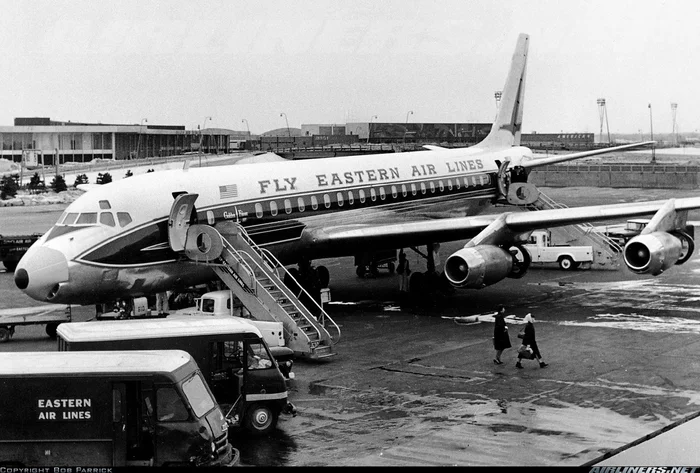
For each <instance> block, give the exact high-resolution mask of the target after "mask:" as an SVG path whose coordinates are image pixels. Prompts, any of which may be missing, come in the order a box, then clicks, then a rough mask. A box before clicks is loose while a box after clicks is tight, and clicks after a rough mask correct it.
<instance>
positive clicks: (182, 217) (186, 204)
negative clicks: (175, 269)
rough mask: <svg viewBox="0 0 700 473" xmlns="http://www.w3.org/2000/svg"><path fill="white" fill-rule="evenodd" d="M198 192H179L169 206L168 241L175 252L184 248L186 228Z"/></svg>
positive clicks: (188, 224)
mask: <svg viewBox="0 0 700 473" xmlns="http://www.w3.org/2000/svg"><path fill="white" fill-rule="evenodd" d="M197 197H199V194H180V195H178V196H177V197H176V198H175V202H173V206H172V207H171V208H170V219H169V220H168V241H169V242H170V248H171V249H172V250H173V251H175V252H181V251H184V250H185V241H186V240H187V229H188V228H189V226H190V222H191V217H192V212H193V210H194V202H195V200H197Z"/></svg>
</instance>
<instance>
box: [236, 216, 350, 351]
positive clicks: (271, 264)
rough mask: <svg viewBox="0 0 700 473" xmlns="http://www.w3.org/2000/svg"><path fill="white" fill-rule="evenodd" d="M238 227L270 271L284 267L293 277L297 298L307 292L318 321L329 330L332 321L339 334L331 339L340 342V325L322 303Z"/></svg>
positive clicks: (287, 274) (270, 253)
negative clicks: (328, 324) (327, 323)
mask: <svg viewBox="0 0 700 473" xmlns="http://www.w3.org/2000/svg"><path fill="white" fill-rule="evenodd" d="M236 227H237V229H238V231H239V235H240V236H241V237H242V238H243V239H244V240H245V242H246V243H247V244H248V245H249V246H250V247H251V248H253V250H255V251H256V252H257V254H258V255H260V257H261V258H262V259H263V261H265V262H266V263H267V264H268V265H269V267H270V271H272V272H275V270H276V269H278V268H279V269H282V270H283V271H284V273H285V275H286V276H289V277H290V278H291V280H292V281H293V282H294V283H295V284H296V286H297V287H298V288H299V289H300V292H299V294H295V297H296V298H297V299H298V298H299V296H300V295H301V294H302V293H304V294H306V296H307V299H308V300H310V301H312V302H313V304H314V305H315V306H316V308H317V309H318V310H319V314H320V315H319V317H318V318H317V321H318V322H319V323H320V324H321V325H322V326H323V327H324V329H326V330H327V328H326V321H328V322H330V324H332V325H333V329H334V331H335V332H336V333H337V336H336V337H333V336H332V335H331V339H332V340H333V343H338V342H339V341H340V327H339V326H338V324H336V323H335V321H334V320H333V319H332V318H331V317H330V316H329V315H328V313H327V312H326V311H325V310H323V307H322V306H320V305H319V304H318V302H316V299H314V298H313V297H312V296H311V294H309V293H308V291H307V290H306V289H305V288H304V287H303V286H302V285H301V284H300V283H299V281H297V280H296V278H295V277H294V276H293V275H292V274H291V273H290V272H289V271H287V269H286V268H285V267H284V265H282V263H280V261H279V260H278V259H277V258H276V257H275V256H274V255H273V254H272V252H270V251H269V250H267V249H262V248H260V247H259V246H258V245H257V244H256V243H255V242H254V241H253V239H252V238H250V235H248V232H246V230H245V228H243V226H241V225H240V224H236ZM251 259H252V260H253V261H255V260H254V259H253V258H251ZM255 264H256V265H257V266H258V267H259V264H258V263H257V261H255ZM261 270H262V271H263V272H265V270H264V269H263V268H261ZM277 277H278V278H279V276H277ZM280 279H281V278H280ZM282 284H283V285H284V286H285V288H286V289H288V290H290V291H291V289H290V288H289V287H287V286H286V285H285V284H284V282H283V283H282ZM290 302H291V303H292V304H294V306H295V307H296V308H297V310H299V306H297V305H296V302H294V301H290ZM307 310H308V309H307ZM300 313H302V314H304V312H303V311H302V310H300ZM304 317H305V318H306V315H305V314H304ZM307 320H308V319H307ZM328 333H329V335H330V332H328Z"/></svg>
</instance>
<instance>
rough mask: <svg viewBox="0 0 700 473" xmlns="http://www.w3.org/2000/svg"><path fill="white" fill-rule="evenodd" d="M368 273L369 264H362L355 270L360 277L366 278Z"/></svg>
mask: <svg viewBox="0 0 700 473" xmlns="http://www.w3.org/2000/svg"><path fill="white" fill-rule="evenodd" d="M366 273H367V266H363V265H360V266H358V267H357V269H356V270H355V274H357V277H358V278H364V277H365V274H366Z"/></svg>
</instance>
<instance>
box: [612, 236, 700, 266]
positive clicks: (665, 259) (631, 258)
mask: <svg viewBox="0 0 700 473" xmlns="http://www.w3.org/2000/svg"><path fill="white" fill-rule="evenodd" d="M693 248H694V242H693V239H692V238H691V237H690V235H688V234H687V233H684V232H673V233H666V232H653V233H649V234H646V235H638V236H636V237H634V238H632V239H631V240H630V241H629V242H628V243H627V245H625V250H624V258H625V264H626V265H627V267H628V268H629V269H630V271H632V272H634V273H637V274H651V275H653V276H656V275H657V274H661V273H662V272H664V271H665V270H667V269H668V268H670V267H671V266H673V265H674V264H683V263H685V262H686V261H688V259H689V258H690V256H691V255H692V253H693Z"/></svg>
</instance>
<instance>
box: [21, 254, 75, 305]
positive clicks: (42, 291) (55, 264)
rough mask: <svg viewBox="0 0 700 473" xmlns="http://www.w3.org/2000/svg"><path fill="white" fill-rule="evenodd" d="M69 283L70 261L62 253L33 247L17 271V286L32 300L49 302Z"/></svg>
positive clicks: (23, 258)
mask: <svg viewBox="0 0 700 473" xmlns="http://www.w3.org/2000/svg"><path fill="white" fill-rule="evenodd" d="M67 281H68V261H67V260H66V257H65V256H64V255H63V253H61V252H60V251H57V250H54V249H51V248H45V247H38V248H35V247H32V248H30V249H29V251H27V253H26V254H25V255H24V256H23V257H22V259H21V260H20V261H19V264H18V265H17V268H16V269H15V285H16V286H17V287H18V288H19V289H21V290H22V291H23V292H24V293H25V294H27V295H28V296H29V297H31V298H32V299H36V300H38V301H42V302H47V301H50V298H51V297H53V295H55V293H56V289H57V285H58V283H61V282H67Z"/></svg>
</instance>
